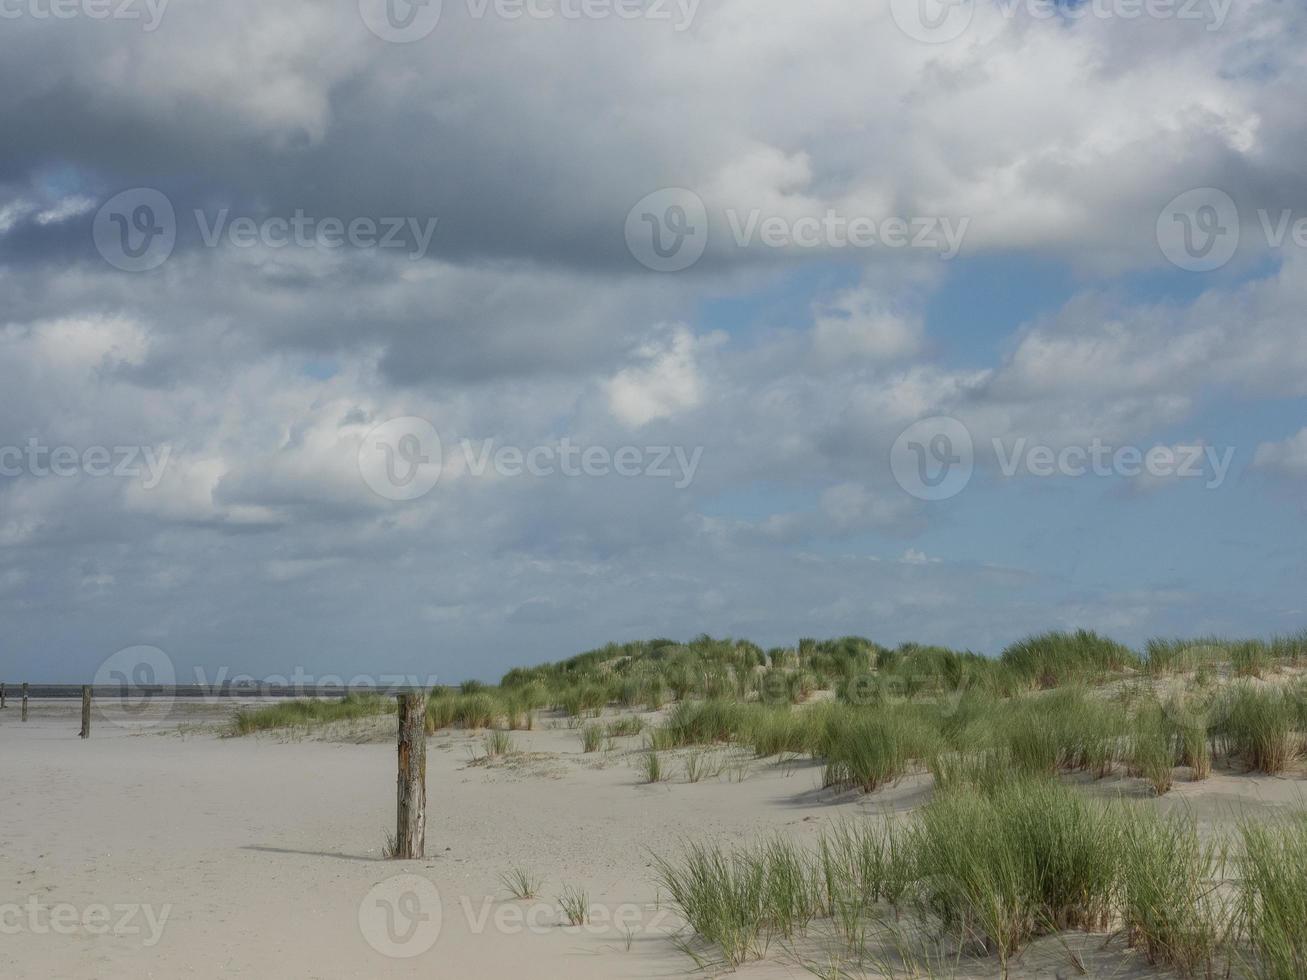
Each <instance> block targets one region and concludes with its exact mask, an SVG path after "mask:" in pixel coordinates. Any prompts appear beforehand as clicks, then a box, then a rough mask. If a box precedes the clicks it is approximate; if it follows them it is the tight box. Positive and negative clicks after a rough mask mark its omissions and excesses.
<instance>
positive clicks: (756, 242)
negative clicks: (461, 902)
mask: <svg viewBox="0 0 1307 980" xmlns="http://www.w3.org/2000/svg"><path fill="white" fill-rule="evenodd" d="M1305 34H1307V7H1304V6H1303V5H1302V4H1300V3H1297V2H1296V0H1295V2H1291V0H1238V2H1234V3H1228V2H1223V0H1185V2H1183V3H1181V2H1175V3H1168V2H1166V0H1155V2H1153V3H1151V4H1149V5H1147V7H1146V8H1145V7H1144V5H1142V4H1140V3H1137V2H1134V0H1090V2H1085V3H1080V4H1067V3H1062V2H1059V3H1051V2H1038V0H1002V2H996V0H955V2H951V3H946V4H941V3H940V0H920V2H918V0H883V2H867V0H805V2H804V3H794V2H792V0H702V2H699V3H695V2H693V0H587V2H585V3H582V2H581V0H531V2H529V3H526V2H517V0H443V2H439V0H431V2H428V3H425V4H410V3H409V2H408V0H278V2H277V3H267V2H255V0H171V2H167V3H165V2H163V0H150V2H147V0H114V3H112V4H107V3H104V2H103V0H55V2H54V3H53V4H52V0H0V132H2V133H3V139H2V140H0V474H2V475H0V616H2V617H3V621H4V624H5V629H4V641H3V643H2V644H0V679H5V680H9V681H10V682H11V683H13V682H17V681H21V680H32V681H47V682H66V683H82V682H86V681H88V680H89V679H91V678H92V677H95V678H97V679H100V678H101V675H102V674H103V673H104V672H105V669H106V667H105V665H106V664H115V665H121V664H122V663H124V662H125V661H133V658H134V657H137V659H139V657H138V655H137V654H130V653H129V654H123V653H122V651H124V650H141V649H148V650H150V651H152V652H150V653H149V654H148V656H147V657H146V659H147V660H148V661H149V662H150V663H151V664H156V665H157V664H159V663H161V662H162V663H164V664H166V668H167V670H169V671H171V672H172V673H173V674H174V675H175V677H176V679H177V680H178V681H179V682H188V681H191V680H193V679H204V678H214V677H218V676H222V675H223V674H224V673H225V674H226V675H228V676H230V675H235V674H246V675H250V676H253V677H267V676H270V675H272V676H289V675H292V674H294V673H295V672H297V671H298V673H299V676H308V677H310V678H312V677H323V676H327V675H333V674H338V675H345V676H351V675H360V674H363V675H379V676H380V675H387V674H389V673H392V672H395V673H410V674H416V675H420V676H423V677H433V676H434V677H438V678H439V679H440V680H442V681H457V680H461V679H463V678H469V677H476V678H482V679H487V680H493V679H496V678H498V677H499V675H500V674H502V673H503V672H504V671H505V670H507V669H508V668H510V667H512V666H516V665H522V664H530V663H538V662H541V661H544V660H553V659H558V658H562V657H566V656H570V655H572V654H574V653H577V652H580V651H583V650H586V649H590V648H593V647H596V646H599V645H602V644H604V643H606V642H608V641H624V640H630V639H636V638H644V637H653V636H670V637H673V638H689V637H692V636H694V635H697V634H699V633H703V632H707V633H711V634H713V635H730V636H737V637H748V638H751V639H753V640H755V641H756V642H758V643H761V644H763V645H764V646H772V645H785V644H793V643H795V642H796V641H797V639H798V638H799V637H801V636H819V637H824V636H837V635H843V634H849V633H856V634H860V635H865V636H868V637H871V638H872V639H874V640H876V641H878V642H881V643H885V644H897V643H899V642H903V641H906V640H917V641H921V642H930V643H941V644H948V645H951V646H954V647H958V648H965V649H971V650H975V651H978V652H984V653H997V652H999V651H1001V650H1002V648H1003V647H1004V645H1006V644H1007V643H1010V642H1012V641H1014V640H1016V639H1019V638H1021V637H1022V636H1025V635H1027V634H1029V633H1032V632H1036V631H1042V630H1045V629H1069V628H1076V627H1086V628H1092V629H1097V630H1099V631H1102V632H1105V633H1108V634H1110V635H1112V636H1114V637H1116V638H1118V639H1120V640H1122V641H1125V642H1129V643H1132V644H1142V643H1143V642H1145V641H1146V639H1147V638H1148V637H1151V636H1159V635H1164V636H1177V635H1180V636H1196V635H1203V634H1212V633H1219V634H1226V635H1262V636H1266V635H1270V634H1273V633H1284V632H1291V631H1297V630H1299V629H1302V628H1303V627H1304V626H1307V606H1305V600H1304V598H1303V583H1304V581H1305V580H1307V574H1305V573H1307V561H1305V560H1304V555H1307V547H1305V546H1307V533H1305V523H1304V518H1305V517H1307V499H1305V496H1304V491H1305V490H1307V344H1304V342H1303V340H1304V329H1303V328H1304V315H1305V313H1304V311H1307V168H1304V166H1303V153H1304V148H1305V147H1307V113H1304V111H1303V109H1302V93H1303V91H1305V90H1307V43H1304V42H1305V41H1307V37H1305ZM160 658H162V660H160Z"/></svg>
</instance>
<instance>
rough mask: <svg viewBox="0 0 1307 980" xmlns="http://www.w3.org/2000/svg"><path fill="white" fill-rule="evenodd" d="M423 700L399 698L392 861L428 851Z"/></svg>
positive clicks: (415, 696) (413, 696) (416, 696)
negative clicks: (397, 767) (397, 758)
mask: <svg viewBox="0 0 1307 980" xmlns="http://www.w3.org/2000/svg"><path fill="white" fill-rule="evenodd" d="M426 700H427V699H426V696H425V695H423V694H401V695H399V784H398V794H397V800H398V807H397V813H396V821H395V855H394V856H395V857H397V858H423V857H425V856H426V849H427V736H426V721H427V709H426Z"/></svg>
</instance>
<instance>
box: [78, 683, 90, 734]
mask: <svg viewBox="0 0 1307 980" xmlns="http://www.w3.org/2000/svg"><path fill="white" fill-rule="evenodd" d="M80 734H81V736H82V738H90V737H91V685H90V684H83V685H82V731H81V733H80Z"/></svg>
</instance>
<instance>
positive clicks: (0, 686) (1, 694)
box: [0, 681, 5, 708]
mask: <svg viewBox="0 0 1307 980" xmlns="http://www.w3.org/2000/svg"><path fill="white" fill-rule="evenodd" d="M4 706H5V682H4V681H0V708H3V707H4Z"/></svg>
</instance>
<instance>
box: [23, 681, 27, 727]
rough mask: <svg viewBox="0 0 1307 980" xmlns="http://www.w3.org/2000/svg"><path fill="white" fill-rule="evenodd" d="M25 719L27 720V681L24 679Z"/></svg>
mask: <svg viewBox="0 0 1307 980" xmlns="http://www.w3.org/2000/svg"><path fill="white" fill-rule="evenodd" d="M23 721H27V681H23Z"/></svg>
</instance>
